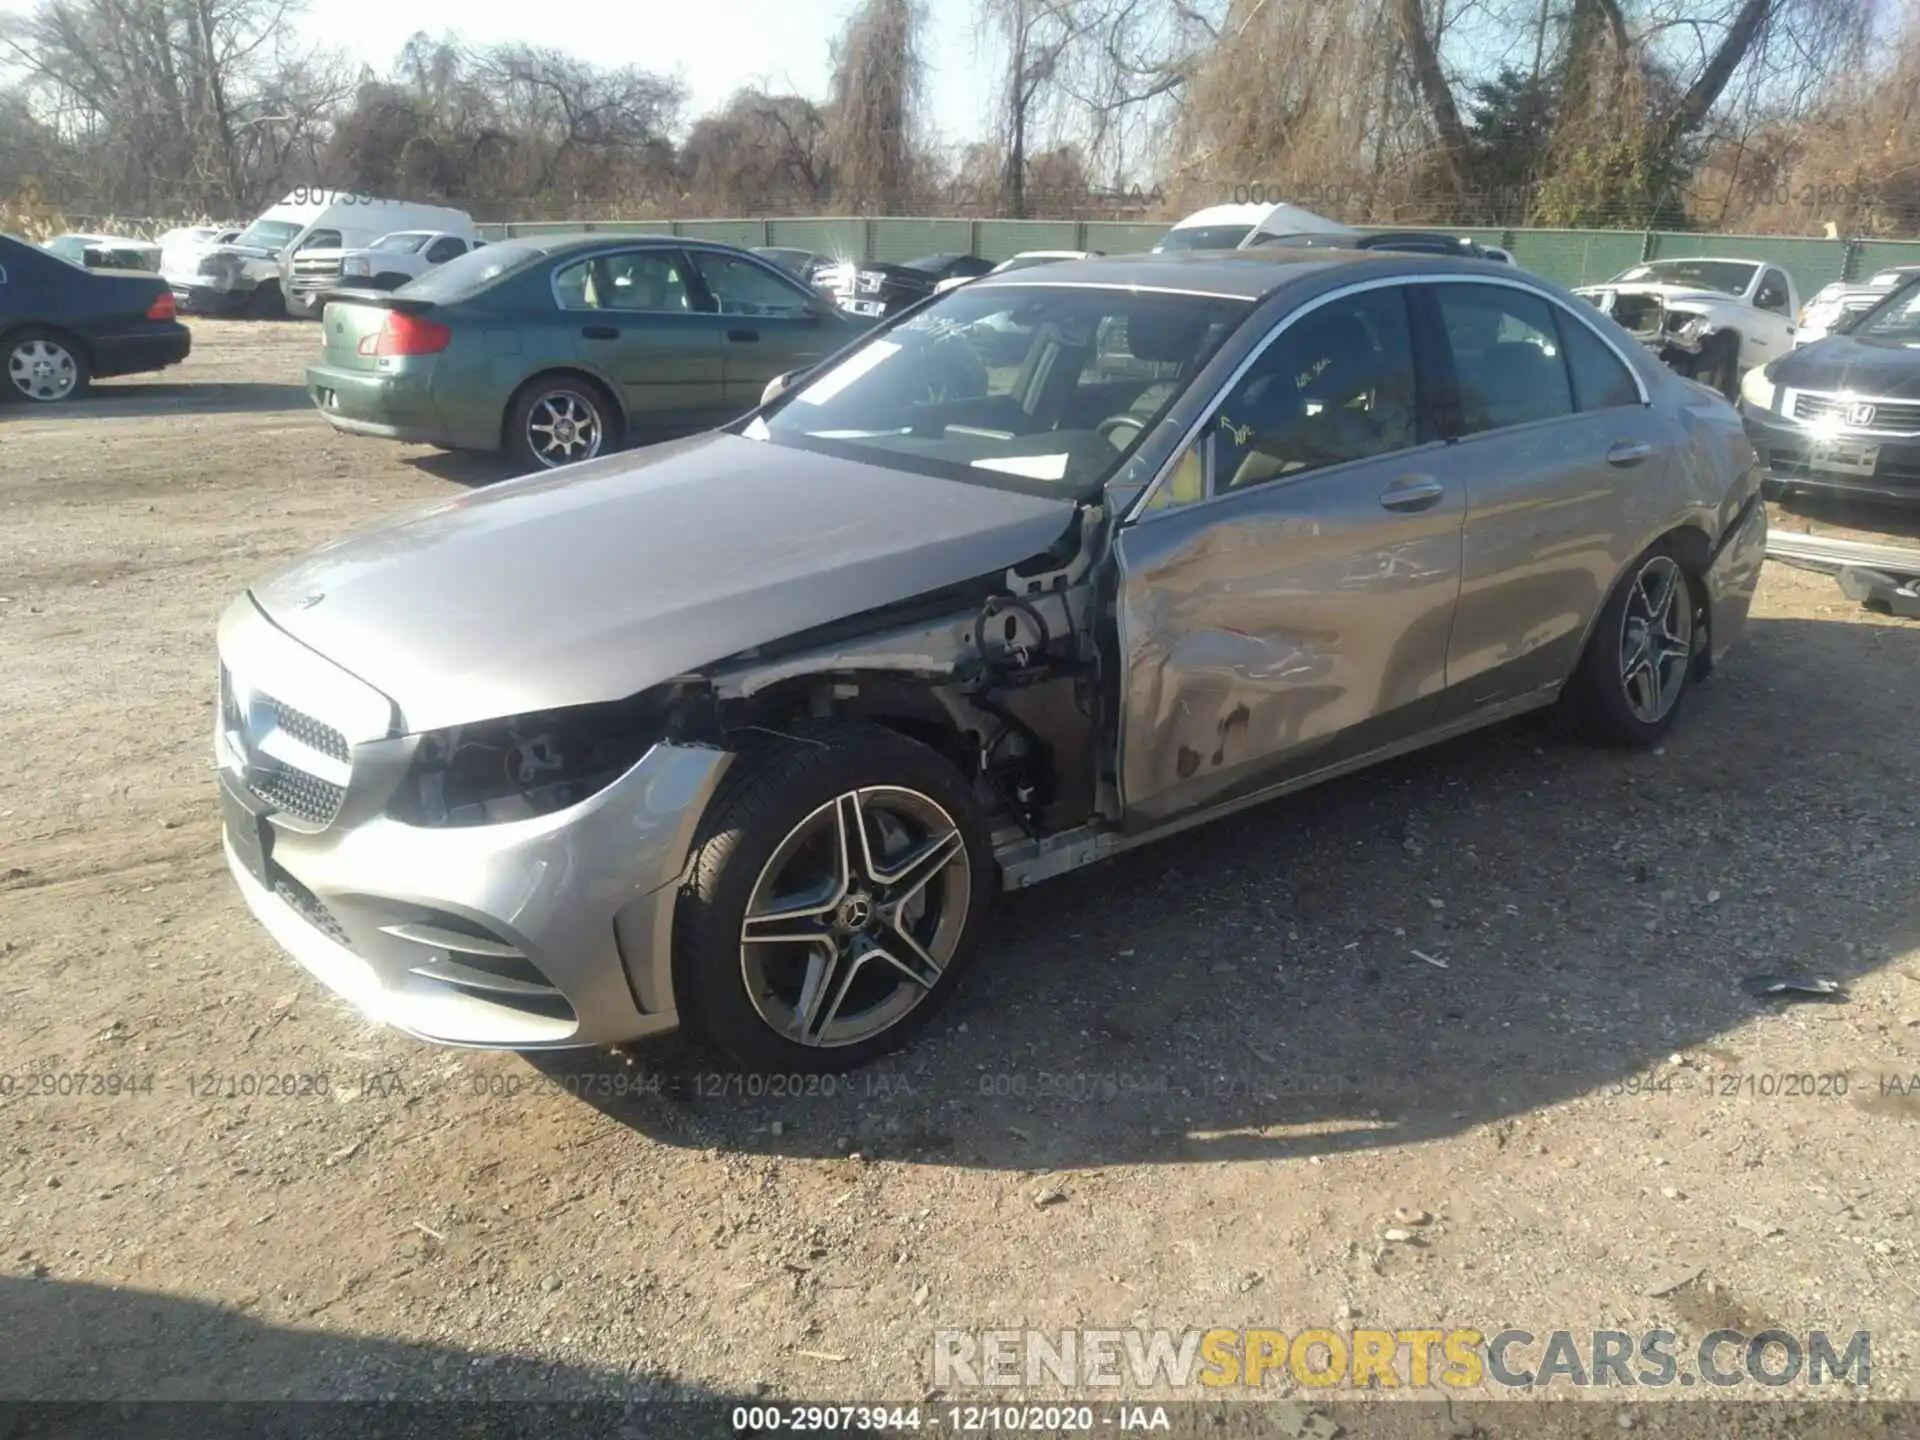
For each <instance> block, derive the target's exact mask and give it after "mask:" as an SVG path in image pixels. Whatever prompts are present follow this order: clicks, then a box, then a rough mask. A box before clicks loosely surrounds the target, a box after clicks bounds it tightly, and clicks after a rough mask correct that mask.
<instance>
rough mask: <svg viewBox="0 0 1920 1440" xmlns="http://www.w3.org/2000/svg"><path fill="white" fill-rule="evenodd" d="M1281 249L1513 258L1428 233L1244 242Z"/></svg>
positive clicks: (1508, 262) (1393, 232)
mask: <svg viewBox="0 0 1920 1440" xmlns="http://www.w3.org/2000/svg"><path fill="white" fill-rule="evenodd" d="M1247 243H1248V248H1252V247H1254V246H1257V245H1285V246H1287V247H1289V248H1290V249H1324V248H1329V247H1331V248H1333V249H1339V250H1392V251H1395V252H1396V253H1407V254H1413V255H1451V256H1452V257H1453V258H1454V259H1456V260H1493V261H1496V262H1498V263H1500V264H1502V265H1511V264H1512V263H1513V257H1512V256H1511V255H1509V254H1507V252H1506V251H1504V250H1496V249H1493V248H1492V247H1491V246H1487V245H1482V244H1480V243H1479V242H1478V241H1475V240H1467V239H1464V238H1460V237H1456V236H1453V235H1440V234H1436V233H1434V232H1433V231H1431V230H1383V231H1379V232H1377V233H1375V234H1372V235H1318V234H1315V235H1256V236H1255V237H1254V238H1253V239H1251V240H1250V241H1248V242H1247Z"/></svg>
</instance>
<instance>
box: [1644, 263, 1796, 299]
mask: <svg viewBox="0 0 1920 1440" xmlns="http://www.w3.org/2000/svg"><path fill="white" fill-rule="evenodd" d="M1759 268H1760V267H1759V266H1758V265H1756V264H1752V263H1750V262H1748V261H1745V260H1655V261H1653V262H1652V263H1651V264H1647V265H1636V266H1634V267H1633V268H1632V269H1631V270H1623V271H1622V272H1621V273H1620V274H1618V275H1616V276H1614V277H1613V279H1612V280H1610V281H1608V282H1607V283H1608V284H1610V285H1624V284H1635V283H1639V282H1643V281H1644V282H1648V283H1651V284H1655V285H1685V286H1686V287H1687V288H1688V289H1689V290H1715V291H1718V292H1719V293H1720V294H1722V295H1744V294H1746V293H1747V287H1748V286H1749V285H1751V284H1752V283H1753V272H1754V271H1756V270H1758V269H1759Z"/></svg>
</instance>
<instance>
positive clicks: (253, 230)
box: [233, 220, 305, 250]
mask: <svg viewBox="0 0 1920 1440" xmlns="http://www.w3.org/2000/svg"><path fill="white" fill-rule="evenodd" d="M304 228H305V227H304V226H301V225H296V224H295V223H294V222H293V221H291V220H256V221H254V222H253V224H251V225H249V226H248V227H247V228H246V229H244V230H242V231H241V232H240V238H239V239H238V240H236V241H234V242H233V243H234V244H236V245H250V246H252V247H254V248H255V249H257V250H278V249H280V248H281V247H282V246H283V245H285V244H286V243H287V242H288V241H289V240H291V239H293V237H294V236H296V235H298V234H299V233H300V232H301V230H303V229H304Z"/></svg>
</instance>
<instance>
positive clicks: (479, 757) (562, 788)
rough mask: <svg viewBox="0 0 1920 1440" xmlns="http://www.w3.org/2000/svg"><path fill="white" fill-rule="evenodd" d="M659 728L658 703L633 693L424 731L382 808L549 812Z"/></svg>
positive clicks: (430, 814)
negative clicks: (622, 697) (633, 698)
mask: <svg viewBox="0 0 1920 1440" xmlns="http://www.w3.org/2000/svg"><path fill="white" fill-rule="evenodd" d="M661 731H662V725H661V716H660V712H659V708H658V707H657V706H655V705H651V704H643V703H639V702H636V701H619V702H616V703H614V704H611V705H582V706H576V707H574V708H572V709H568V710H545V711H539V712H537V713H534V714H530V715H516V716H514V717H512V718H511V719H507V720H489V721H486V722H483V723H481V724H478V725H455V726H452V727H451V728H449V729H446V730H433V731H429V732H428V733H427V734H425V735H423V736H421V737H420V743H419V747H418V748H417V749H416V750H415V752H414V758H413V765H412V767H411V769H409V770H408V772H407V776H406V778H405V779H404V780H402V781H401V783H400V786H399V788H398V789H397V790H396V791H395V792H394V797H393V799H392V801H391V802H390V803H389V804H388V807H387V813H388V814H390V815H391V816H392V817H393V818H394V819H396V820H399V821H401V822H402V823H404V824H408V825H424V826H430V827H445V826H460V825H498V824H504V823H506V822H508V821H512V820H529V819H532V818H533V817H535V816H538V815H549V814H552V813H553V812H554V811H556V810H564V809H566V808H567V807H568V806H569V805H577V804H579V803H580V802H581V801H582V800H585V799H587V798H588V797H589V796H592V795H596V794H598V793H599V792H600V791H602V790H604V789H606V788H607V786H609V785H611V784H612V783H613V782H614V781H616V780H618V779H619V778H620V777H621V776H622V775H624V774H626V773H627V771H628V770H630V769H632V768H633V766H634V764H635V763H636V762H637V761H638V760H639V759H640V757H641V756H642V755H644V754H646V753H647V751H648V749H650V748H651V747H652V745H653V744H654V742H655V741H656V740H658V739H660V738H661Z"/></svg>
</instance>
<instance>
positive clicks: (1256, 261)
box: [967, 245, 1513, 300]
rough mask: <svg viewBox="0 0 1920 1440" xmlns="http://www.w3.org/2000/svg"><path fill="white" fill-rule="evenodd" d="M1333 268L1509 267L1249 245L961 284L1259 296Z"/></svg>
mask: <svg viewBox="0 0 1920 1440" xmlns="http://www.w3.org/2000/svg"><path fill="white" fill-rule="evenodd" d="M1336 267H1341V268H1343V271H1344V272H1345V273H1350V274H1351V275H1352V276H1353V278H1354V279H1356V280H1359V279H1363V278H1384V277H1387V276H1392V275H1407V276H1410V277H1411V276H1417V275H1456V274H1469V275H1500V276H1503V277H1505V278H1508V279H1511V278H1512V276H1513V267H1512V266H1511V265H1503V264H1500V263H1499V262H1498V261H1493V260H1471V259H1467V258H1465V257H1461V258H1455V257H1453V256H1451V255H1421V254H1417V253H1415V252H1413V251H1396V250H1350V249H1346V248H1344V247H1341V248H1336V247H1333V246H1326V247H1323V248H1315V249H1295V248H1291V247H1288V246H1285V245H1263V246H1260V247H1259V248H1258V249H1254V250H1161V251H1155V252H1151V253H1147V254H1140V255H1103V256H1099V257H1097V258H1094V259H1087V260H1062V261H1061V262H1060V263H1059V264H1057V265H1048V266H1045V267H1043V268H1035V269H1029V270H1009V271H1007V272H1005V273H1004V274H1000V275H985V276H982V277H981V278H980V279H978V280H976V281H974V282H973V284H972V285H969V286H968V287H967V288H968V289H970V290H971V289H974V288H976V287H978V286H983V285H984V286H993V287H1000V286H1012V285H1087V286H1110V287H1112V288H1115V289H1128V290H1159V291H1166V292H1171V293H1179V294H1192V295H1214V296H1218V297H1220V298H1222V299H1231V300H1263V299H1265V298H1266V297H1267V296H1269V295H1271V294H1273V292H1274V291H1276V290H1279V289H1280V288H1281V287H1283V286H1286V285H1290V284H1292V283H1293V282H1295V281H1297V280H1302V279H1305V278H1306V277H1308V276H1310V275H1313V274H1315V273H1316V272H1320V271H1327V270H1332V269H1334V268H1336Z"/></svg>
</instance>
